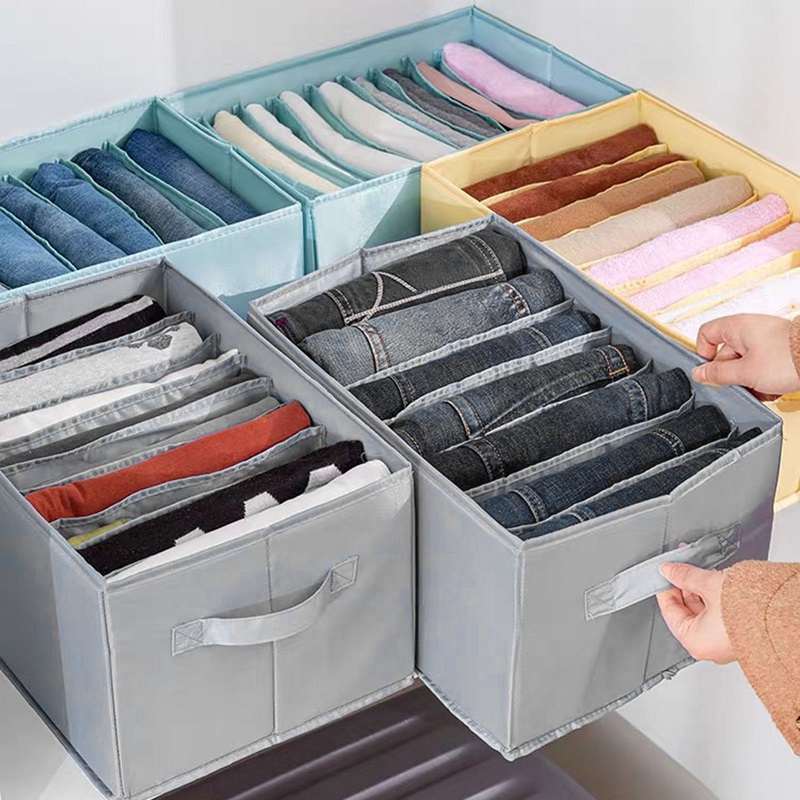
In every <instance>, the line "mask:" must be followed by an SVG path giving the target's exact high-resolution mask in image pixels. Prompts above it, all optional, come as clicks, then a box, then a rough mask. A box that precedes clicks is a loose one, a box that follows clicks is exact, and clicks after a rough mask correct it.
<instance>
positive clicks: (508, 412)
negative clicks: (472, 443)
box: [390, 345, 639, 456]
mask: <svg viewBox="0 0 800 800" xmlns="http://www.w3.org/2000/svg"><path fill="white" fill-rule="evenodd" d="M638 369H639V362H638V360H637V358H636V354H635V353H634V352H633V350H632V349H631V348H630V347H628V346H626V345H605V346H603V347H598V348H595V349H594V350H587V351H585V352H581V353H574V354H572V355H570V356H567V357H566V358H561V359H559V360H558V361H551V362H549V363H547V364H539V365H537V366H533V367H531V368H530V369H526V370H524V371H522V372H516V373H514V374H512V375H506V376H503V377H501V378H498V379H497V380H494V381H491V382H489V383H486V384H483V385H482V386H476V387H474V388H471V389H468V390H467V391H465V392H462V393H461V394H457V395H454V396H452V397H448V398H446V399H444V400H440V401H438V402H436V403H431V404H430V405H427V406H422V407H421V408H418V409H415V410H413V411H410V412H409V413H408V414H405V415H403V416H402V417H401V418H400V419H398V420H395V422H393V423H392V425H391V426H390V427H391V428H392V430H393V431H394V432H395V433H396V434H397V435H398V436H399V437H400V438H401V439H402V440H403V441H404V442H406V444H408V445H409V446H410V447H412V448H414V450H416V451H417V452H418V453H419V454H420V455H423V456H428V455H433V454H434V453H441V452H442V451H443V450H447V449H448V448H449V447H455V446H456V445H458V444H461V443H462V442H466V441H469V440H470V439H475V438H477V437H479V436H485V435H486V434H487V433H489V432H490V431H493V430H495V429H496V428H499V427H500V426H502V425H506V424H508V423H510V422H514V421H515V420H517V419H520V418H521V417H524V416H525V415H527V414H530V413H531V412H533V411H536V410H537V409H540V408H543V407H544V406H547V405H549V404H550V403H555V402H558V401H560V400H566V399H567V398H569V397H575V396H576V395H579V394H583V393H584V392H589V391H591V390H592V389H599V388H600V387H602V386H606V385H607V384H609V383H611V382H612V381H616V380H621V379H622V378H626V377H628V376H629V375H632V374H633V373H634V372H636V371H637V370H638Z"/></svg>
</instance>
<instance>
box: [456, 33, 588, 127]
mask: <svg viewBox="0 0 800 800" xmlns="http://www.w3.org/2000/svg"><path fill="white" fill-rule="evenodd" d="M442 60H443V62H444V63H445V64H446V65H447V66H448V67H449V69H451V70H452V71H453V72H454V73H455V74H456V75H457V76H458V77H459V78H461V80H463V81H464V83H467V84H469V85H470V86H472V87H474V88H475V89H477V90H478V91H479V92H481V93H482V94H485V95H486V96H487V97H490V98H491V99H492V100H496V101H497V102H498V103H502V104H503V105H504V106H507V107H508V108H514V109H518V110H520V111H523V112H525V113H526V114H535V115H536V116H539V117H555V116H557V115H559V114H568V113H569V112H571V111H579V110H580V109H582V108H585V106H584V105H583V104H582V103H579V102H578V101H577V100H573V99H572V98H571V97H567V96H566V95H563V94H559V93H558V92H556V91H554V90H553V89H550V88H548V87H547V86H545V85H544V84H543V83H539V81H535V80H533V79H532V78H528V77H526V76H525V75H522V74H520V73H519V72H516V71H515V70H513V69H511V68H510V67H507V66H506V65H505V64H503V63H501V62H500V61H498V60H497V59H496V58H493V57H492V56H490V55H489V54H488V53H487V52H485V51H484V50H481V49H480V48H478V47H473V46H472V45H469V44H464V43H462V42H448V43H447V44H445V45H444V47H442Z"/></svg>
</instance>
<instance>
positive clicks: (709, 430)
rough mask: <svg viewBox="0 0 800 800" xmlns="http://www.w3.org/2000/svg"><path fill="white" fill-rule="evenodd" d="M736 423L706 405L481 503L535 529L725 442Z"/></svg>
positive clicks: (504, 520)
mask: <svg viewBox="0 0 800 800" xmlns="http://www.w3.org/2000/svg"><path fill="white" fill-rule="evenodd" d="M729 433H730V425H729V424H728V421H727V420H726V419H725V417H724V415H723V414H722V412H720V411H719V409H717V408H715V407H714V406H703V407H702V408H698V409H697V410H696V411H689V412H687V413H686V414H681V415H680V416H679V417H677V418H675V419H673V420H670V421H668V422H665V423H663V424H662V425H659V426H658V427H657V428H653V429H652V430H650V431H648V432H647V433H643V434H642V435H641V436H637V437H636V438H635V439H632V440H631V441H629V442H627V443H626V444H623V445H620V446H619V447H616V448H614V449H613V450H611V451H610V452H608V453H603V454H602V455H599V456H596V457H595V458H591V459H589V460H588V461H582V462H580V463H578V464H575V465H573V466H571V467H568V468H567V469H565V470H562V471H560V472H554V473H551V474H548V475H543V476H542V477H541V478H537V479H536V480H535V481H531V482H529V483H525V484H522V485H521V486H516V487H514V488H513V489H512V490H511V491H510V492H506V493H505V494H501V495H498V496H497V497H488V498H486V499H485V500H480V501H478V505H480V506H481V508H483V509H484V511H486V513H487V514H489V515H490V516H491V517H493V518H494V519H495V520H497V522H499V523H500V524H501V525H503V526H504V527H506V528H517V527H520V526H522V525H535V524H536V523H538V522H543V521H544V520H546V519H548V518H549V517H552V516H553V515H555V514H560V513H561V512H562V511H564V510H566V509H568V508H570V506H574V505H575V504H576V503H580V502H582V501H583V500H587V499H588V498H590V497H593V496H594V495H596V494H599V493H600V492H603V491H605V490H606V489H610V488H611V487H612V486H614V485H615V484H617V483H620V482H621V481H624V480H628V479H629V478H633V477H635V476H636V475H641V474H642V473H644V472H647V470H649V469H652V468H653V467H657V466H658V465H659V464H663V463H665V462H666V461H669V460H671V459H673V458H677V457H678V456H682V455H685V454H686V453H690V452H691V451H692V450H696V449H697V448H698V447H702V446H703V445H706V444H710V443H711V442H714V441H717V440H718V439H724V438H725V437H726V436H727V435H728V434H729Z"/></svg>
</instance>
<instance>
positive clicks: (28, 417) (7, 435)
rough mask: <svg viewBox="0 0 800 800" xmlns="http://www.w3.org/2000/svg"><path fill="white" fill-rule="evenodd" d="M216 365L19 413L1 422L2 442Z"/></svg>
mask: <svg viewBox="0 0 800 800" xmlns="http://www.w3.org/2000/svg"><path fill="white" fill-rule="evenodd" d="M213 363H214V361H213V360H209V361H204V362H203V363H202V364H195V365H193V366H191V367H186V368H184V369H181V370H176V371H175V372H171V373H169V374H168V375H165V376H164V377H163V378H161V379H160V380H157V381H151V382H147V383H130V384H128V385H127V386H119V387H117V388H114V389H108V390H106V391H103V392H96V393H95V394H87V395H83V396H81V397H75V398H73V399H72V400H66V401H64V402H63V403H58V404H56V405H52V406H47V407H46V408H39V409H36V410H35V411H28V412H26V413H25V414H18V415H17V416H14V417H9V418H8V419H4V420H0V442H10V441H11V440H13V439H18V438H21V437H23V436H28V435H30V434H31V433H36V432H37V431H40V430H42V429H43V428H49V427H50V426H51V425H56V424H57V423H60V422H64V421H65V420H68V419H70V418H72V417H77V416H78V415H79V414H83V413H84V412H86V411H92V410H94V409H96V408H100V407H102V406H106V405H109V404H110V403H115V402H116V401H117V400H123V399H125V398H126V397H132V396H133V395H135V394H139V393H140V392H145V391H147V390H148V389H152V388H153V387H155V386H162V385H164V384H167V383H171V382H173V381H177V380H180V379H182V378H185V377H189V376H191V375H196V374H198V373H200V372H201V371H202V370H204V369H207V368H208V367H209V366H210V365H211V364H213Z"/></svg>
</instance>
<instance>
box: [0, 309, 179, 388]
mask: <svg viewBox="0 0 800 800" xmlns="http://www.w3.org/2000/svg"><path fill="white" fill-rule="evenodd" d="M162 319H164V309H162V308H161V306H160V305H159V304H158V303H156V301H155V300H153V298H152V297H147V296H143V295H139V296H136V297H131V298H130V299H128V300H121V301H120V302H119V303H114V304H113V305H110V306H106V307H105V308H101V309H98V310H97V311H91V312H89V313H88V314H84V315H83V316H82V317H78V318H77V319H71V320H69V321H67V322H64V323H62V324H61V325H57V326H55V327H53V328H48V329H47V330H46V331H42V333H38V334H36V335H35V336H29V337H27V338H25V339H20V340H19V341H18V342H15V343H14V344H11V345H9V346H8V347H6V348H4V349H3V350H0V373H3V372H9V371H10V370H12V369H19V368H20V367H27V366H29V365H31V364H37V363H39V362H40V361H44V360H45V359H47V358H54V357H55V356H60V355H62V354H64V353H69V352H71V351H73V350H78V349H80V348H82V347H89V346H90V345H93V344H99V343H100V342H109V341H111V340H112V339H117V338H119V337H120V336H126V335H127V334H129V333H133V332H134V331H138V330H141V329H142V328H147V327H148V326H150V325H153V324H155V323H156V322H158V321H159V320H162Z"/></svg>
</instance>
